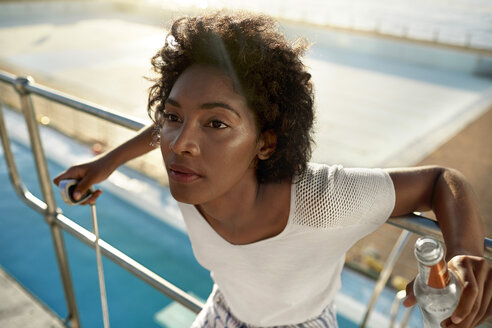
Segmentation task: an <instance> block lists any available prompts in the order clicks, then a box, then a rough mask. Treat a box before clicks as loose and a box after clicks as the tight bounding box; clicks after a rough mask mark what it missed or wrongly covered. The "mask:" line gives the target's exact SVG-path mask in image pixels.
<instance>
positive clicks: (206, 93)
mask: <svg viewBox="0 0 492 328" xmlns="http://www.w3.org/2000/svg"><path fill="white" fill-rule="evenodd" d="M190 97H192V98H193V99H194V100H200V101H204V102H210V101H219V100H220V101H226V100H228V101H231V102H234V103H237V104H239V103H241V104H242V105H246V103H247V101H246V99H245V97H244V96H243V95H241V94H240V93H238V91H237V88H235V87H234V83H233V80H232V78H231V77H230V76H229V75H228V74H227V73H225V72H224V71H223V70H221V69H219V68H216V67H213V66H203V65H192V66H190V67H188V68H187V69H186V70H184V71H183V73H182V74H181V75H180V76H179V78H178V79H177V80H176V82H175V83H174V85H173V87H172V89H171V92H170V94H169V98H172V99H176V100H178V99H177V98H190ZM178 101H179V100H178Z"/></svg>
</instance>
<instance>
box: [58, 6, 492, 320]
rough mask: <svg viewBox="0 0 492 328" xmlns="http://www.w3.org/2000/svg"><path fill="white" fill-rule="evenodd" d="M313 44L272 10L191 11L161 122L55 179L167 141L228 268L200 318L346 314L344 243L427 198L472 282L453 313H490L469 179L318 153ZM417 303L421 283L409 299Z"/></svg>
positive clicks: (81, 175) (156, 110)
mask: <svg viewBox="0 0 492 328" xmlns="http://www.w3.org/2000/svg"><path fill="white" fill-rule="evenodd" d="M305 49H306V46H305V45H304V44H303V43H296V44H294V45H291V44H290V43H289V42H288V41H287V40H286V39H285V37H284V36H283V35H282V34H281V33H279V32H278V30H277V27H276V23H275V22H274V21H273V20H271V19H270V18H268V17H264V16H257V15H252V14H226V13H216V14H211V15H205V16H198V17H191V18H181V19H178V20H177V21H175V22H174V23H173V25H172V27H171V30H170V32H169V35H168V37H167V39H166V42H165V45H164V47H163V48H162V49H160V50H159V52H158V53H157V54H156V55H155V56H154V57H153V59H152V64H153V67H154V69H155V71H156V72H157V73H158V77H157V78H156V79H155V84H154V85H153V86H152V88H151V89H150V96H149V105H148V112H149V115H150V116H151V117H152V118H153V120H154V123H155V125H154V126H152V127H148V128H146V129H144V130H143V131H142V132H140V133H139V134H138V135H137V136H136V137H134V138H133V139H131V140H129V141H127V142H126V143H124V144H122V145H121V146H119V147H117V148H115V149H114V150H112V151H109V152H108V153H105V154H102V155H100V156H98V157H97V158H95V159H94V160H93V161H91V162H89V163H84V164H81V165H77V166H74V167H71V168H69V169H68V170H67V171H65V172H63V173H62V174H60V175H59V176H58V177H56V178H55V180H54V182H55V183H56V184H58V183H59V181H60V180H62V179H67V178H75V179H80V182H79V184H78V187H77V189H76V197H77V195H80V194H82V193H84V192H85V191H86V190H87V188H88V187H89V186H90V185H92V184H94V183H97V182H100V181H102V180H104V179H106V178H107V177H108V176H109V175H110V174H111V172H113V171H114V170H115V169H116V168H117V167H118V166H119V165H121V164H123V163H124V162H126V161H128V160H129V159H132V158H134V157H137V156H139V155H141V154H144V153H146V152H148V151H150V150H151V149H153V146H151V145H150V144H151V143H152V141H154V143H160V149H161V153H162V157H163V159H164V163H165V166H166V169H167V173H168V176H169V188H170V190H171V193H172V195H173V197H174V198H175V199H176V200H177V201H178V204H179V207H180V209H181V211H182V214H183V217H184V220H185V222H186V225H187V228H188V233H189V235H190V239H191V242H192V246H193V251H194V253H195V256H196V258H197V259H198V261H199V262H200V263H201V264H202V265H203V266H204V267H206V268H207V269H209V270H210V271H211V273H212V277H213V279H214V282H215V285H214V289H213V291H212V294H211V295H210V297H209V299H208V301H207V303H206V305H205V308H204V309H203V311H202V312H201V313H200V314H199V315H198V317H197V319H196V320H195V322H194V324H193V327H209V326H213V327H215V326H218V327H268V326H292V327H301V326H303V325H304V326H309V327H336V326H337V323H336V319H335V310H334V306H333V298H334V295H335V293H336V292H337V291H338V289H339V287H340V272H341V269H342V266H343V261H344V255H345V252H346V251H347V250H348V249H349V248H350V247H351V246H352V245H353V244H354V243H355V242H356V241H358V240H359V239H360V238H362V237H363V236H365V235H367V234H368V233H370V232H372V231H374V230H376V229H377V228H378V227H379V226H381V225H382V224H383V223H384V222H385V221H386V220H387V219H388V217H390V216H397V215H403V214H407V213H411V212H413V211H426V210H433V211H434V212H435V214H436V216H437V219H438V221H439V224H440V227H441V229H442V231H443V234H444V239H445V242H446V247H447V258H448V260H449V261H450V262H449V264H450V267H451V268H453V269H454V270H456V271H457V272H458V274H459V276H460V277H461V280H462V282H463V284H464V289H463V294H462V297H461V300H460V303H459V306H458V308H457V309H456V311H455V313H454V314H453V315H452V317H451V318H449V319H447V320H446V321H445V322H444V324H445V325H446V326H447V327H474V326H476V325H477V324H479V323H480V322H482V321H484V320H485V319H486V317H487V316H489V315H490V313H491V311H492V309H491V298H492V287H491V282H490V281H491V279H490V278H491V277H492V273H491V272H492V270H491V267H490V266H489V265H488V264H487V262H486V261H485V260H484V258H483V238H484V229H483V225H482V222H481V219H480V215H479V213H478V210H477V205H476V202H475V199H474V196H473V192H472V190H471V188H470V186H469V185H468V183H467V182H466V181H465V179H464V178H463V176H462V175H461V174H459V173H458V172H456V171H455V170H451V169H447V168H442V167H417V168H404V169H392V170H382V169H345V168H343V167H341V166H338V165H334V166H328V165H317V164H311V163H308V161H309V158H310V155H311V144H312V138H311V128H312V124H313V118H314V111H313V92H312V85H311V80H310V78H311V76H310V74H309V73H307V71H306V68H305V66H304V65H303V63H302V62H301V60H300V56H301V55H302V53H303V52H304V50H305ZM100 194H101V191H97V192H96V193H95V194H94V196H93V197H92V199H91V200H89V202H92V201H94V200H95V199H96V198H97V197H98V196H99V195H100ZM414 303H415V298H414V296H413V293H412V291H411V288H408V297H407V299H406V301H405V304H406V305H407V306H410V305H413V304H414ZM304 326H303V327H304Z"/></svg>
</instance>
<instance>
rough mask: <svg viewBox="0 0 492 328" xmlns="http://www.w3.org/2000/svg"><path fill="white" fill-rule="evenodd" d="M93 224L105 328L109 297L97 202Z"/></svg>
mask: <svg viewBox="0 0 492 328" xmlns="http://www.w3.org/2000/svg"><path fill="white" fill-rule="evenodd" d="M91 214H92V225H93V227H94V236H95V237H96V240H95V241H94V247H95V249H96V261H97V276H98V278H99V293H100V294H101V308H102V314H103V321H104V328H109V313H108V298H107V296H106V284H105V282H104V271H103V266H102V259H101V247H99V225H98V224H97V213H96V204H94V203H92V204H91Z"/></svg>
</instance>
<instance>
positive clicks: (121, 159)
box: [53, 125, 154, 204]
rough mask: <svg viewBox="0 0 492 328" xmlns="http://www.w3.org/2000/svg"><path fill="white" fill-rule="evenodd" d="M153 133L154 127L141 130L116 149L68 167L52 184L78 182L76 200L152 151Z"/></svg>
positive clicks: (75, 192)
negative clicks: (120, 167) (66, 181)
mask: <svg viewBox="0 0 492 328" xmlns="http://www.w3.org/2000/svg"><path fill="white" fill-rule="evenodd" d="M153 131H154V125H150V126H148V127H145V128H143V129H142V130H140V132H139V133H138V134H137V135H135V136H134V137H133V138H131V139H129V140H128V141H126V142H124V143H123V144H121V145H119V146H118V147H116V148H114V149H112V150H110V151H108V152H105V153H103V154H101V155H98V156H97V157H95V158H94V159H92V160H91V161H89V162H86V163H82V164H78V165H75V166H72V167H69V168H68V169H67V170H65V171H64V172H62V173H60V174H59V175H58V176H57V177H56V178H54V179H53V182H54V183H55V184H56V185H58V184H59V183H60V181H61V180H64V179H77V180H80V182H79V183H78V184H77V187H76V188H75V190H74V197H75V199H78V198H79V197H80V195H83V194H84V193H85V192H86V191H87V189H89V187H90V186H92V185H93V184H95V183H98V182H101V181H103V180H105V179H106V178H107V177H109V176H110V175H111V173H113V171H114V170H116V169H117V168H118V167H119V166H120V165H122V164H124V163H126V162H127V161H129V160H131V159H134V158H136V157H138V156H141V155H143V154H146V153H148V152H149V151H151V150H153V149H154V147H152V146H151V145H150V143H151V140H152V133H153ZM101 193H102V191H101V190H96V192H95V193H94V195H93V196H92V197H91V198H90V199H89V200H87V201H86V202H85V203H84V204H87V203H91V202H93V201H95V200H96V198H97V197H99V195H100V194H101Z"/></svg>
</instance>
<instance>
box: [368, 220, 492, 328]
mask: <svg viewBox="0 0 492 328" xmlns="http://www.w3.org/2000/svg"><path fill="white" fill-rule="evenodd" d="M387 223H389V224H391V225H394V226H396V227H398V228H402V229H403V231H402V233H401V235H400V237H399V238H398V240H397V241H396V242H395V245H394V246H393V249H392V251H391V253H390V255H389V256H388V260H387V261H386V263H385V265H384V267H383V270H382V271H381V274H380V275H379V279H378V281H377V283H376V286H375V287H374V291H373V294H372V296H371V299H370V301H369V304H368V307H367V309H366V313H365V315H364V318H363V321H362V323H361V327H362V328H363V327H365V326H366V325H367V322H368V320H369V316H370V314H371V312H372V309H373V308H374V305H375V303H376V300H377V299H378V297H379V295H380V294H381V292H382V290H383V288H384V286H385V285H386V283H387V282H388V279H389V277H390V275H391V272H392V271H393V268H394V266H395V263H396V260H397V259H398V256H399V255H400V253H401V251H402V249H403V247H404V246H405V245H406V243H407V241H408V237H409V233H410V232H413V233H415V234H417V235H421V236H423V235H426V236H432V237H434V238H436V239H438V240H440V241H441V242H443V241H444V240H443V237H442V234H441V230H440V229H439V225H438V224H437V222H436V221H434V220H431V219H429V218H426V217H424V216H422V215H419V214H417V213H414V214H409V215H405V216H401V217H396V218H391V219H390V220H388V221H387ZM484 257H485V258H486V259H487V260H488V261H492V239H490V238H485V240H484ZM401 292H402V291H401ZM400 295H401V294H400ZM400 303H401V299H399V298H398V297H397V298H396V299H395V302H394V304H393V307H396V309H392V311H391V312H392V318H391V320H392V321H391V324H390V325H391V326H393V324H394V321H395V319H396V318H395V317H396V312H397V310H398V307H399V306H400ZM410 311H411V309H407V311H406V313H405V316H404V318H403V321H402V323H401V326H402V327H405V326H406V325H407V323H408V320H409V315H410Z"/></svg>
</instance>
